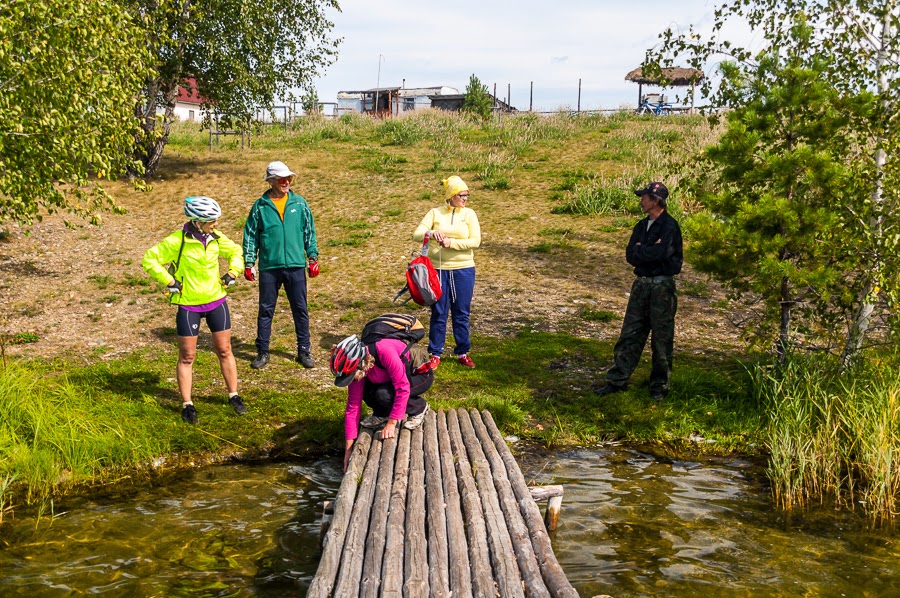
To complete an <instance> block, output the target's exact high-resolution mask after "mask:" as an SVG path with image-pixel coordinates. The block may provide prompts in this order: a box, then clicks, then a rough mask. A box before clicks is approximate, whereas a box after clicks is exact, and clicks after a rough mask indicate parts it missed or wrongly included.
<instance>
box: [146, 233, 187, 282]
mask: <svg viewBox="0 0 900 598" xmlns="http://www.w3.org/2000/svg"><path fill="white" fill-rule="evenodd" d="M181 234H182V233H181V231H176V232H174V233H172V234H171V235H169V236H168V237H166V238H165V239H163V240H162V241H161V242H159V243H157V244H156V245H154V246H153V247H151V248H150V249H148V250H147V252H146V253H145V254H144V259H143V260H141V266H142V267H143V268H144V270H145V271H146V272H147V274H149V275H150V276H151V277H152V278H153V279H154V280H156V281H157V282H160V283H162V284H169V283H170V282H172V277H171V276H169V272H168V270H166V264H171V263H173V262H174V261H175V260H176V259H177V258H178V250H179V249H180V248H181Z"/></svg>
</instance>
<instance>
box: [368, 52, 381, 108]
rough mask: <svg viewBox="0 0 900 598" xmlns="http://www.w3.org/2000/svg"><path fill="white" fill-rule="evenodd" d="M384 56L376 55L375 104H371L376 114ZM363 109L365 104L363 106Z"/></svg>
mask: <svg viewBox="0 0 900 598" xmlns="http://www.w3.org/2000/svg"><path fill="white" fill-rule="evenodd" d="M383 58H384V56H383V55H381V54H379V55H378V78H376V79H375V105H373V106H372V112H374V113H375V115H376V116H377V115H378V88H379V87H381V60H382V59H383ZM363 109H365V106H363Z"/></svg>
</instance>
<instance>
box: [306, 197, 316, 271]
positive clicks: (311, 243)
mask: <svg viewBox="0 0 900 598" xmlns="http://www.w3.org/2000/svg"><path fill="white" fill-rule="evenodd" d="M303 210H304V212H305V214H304V216H305V218H304V222H305V223H306V225H305V230H304V231H303V243H304V246H303V249H304V250H306V257H308V258H310V259H312V258H318V257H319V246H318V242H317V240H316V222H315V220H313V215H312V210H311V209H310V207H309V204H308V203H306V201H304V202H303Z"/></svg>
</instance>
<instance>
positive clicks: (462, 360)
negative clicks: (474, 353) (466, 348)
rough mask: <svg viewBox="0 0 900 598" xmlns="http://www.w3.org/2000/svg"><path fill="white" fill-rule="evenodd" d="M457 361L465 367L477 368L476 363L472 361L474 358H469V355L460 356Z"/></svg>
mask: <svg viewBox="0 0 900 598" xmlns="http://www.w3.org/2000/svg"><path fill="white" fill-rule="evenodd" d="M456 361H458V362H459V365H464V366H466V367H467V368H473V367H475V362H474V361H472V358H471V357H469V356H468V355H460V356H459V358H458V359H457V360H456Z"/></svg>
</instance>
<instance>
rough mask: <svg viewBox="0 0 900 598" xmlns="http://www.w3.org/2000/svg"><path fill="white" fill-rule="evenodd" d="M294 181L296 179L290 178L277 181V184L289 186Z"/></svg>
mask: <svg viewBox="0 0 900 598" xmlns="http://www.w3.org/2000/svg"><path fill="white" fill-rule="evenodd" d="M293 180H294V177H292V176H289V177H287V178H284V179H275V182H276V183H278V184H279V185H287V184H288V183H290V182H291V181H293Z"/></svg>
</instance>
